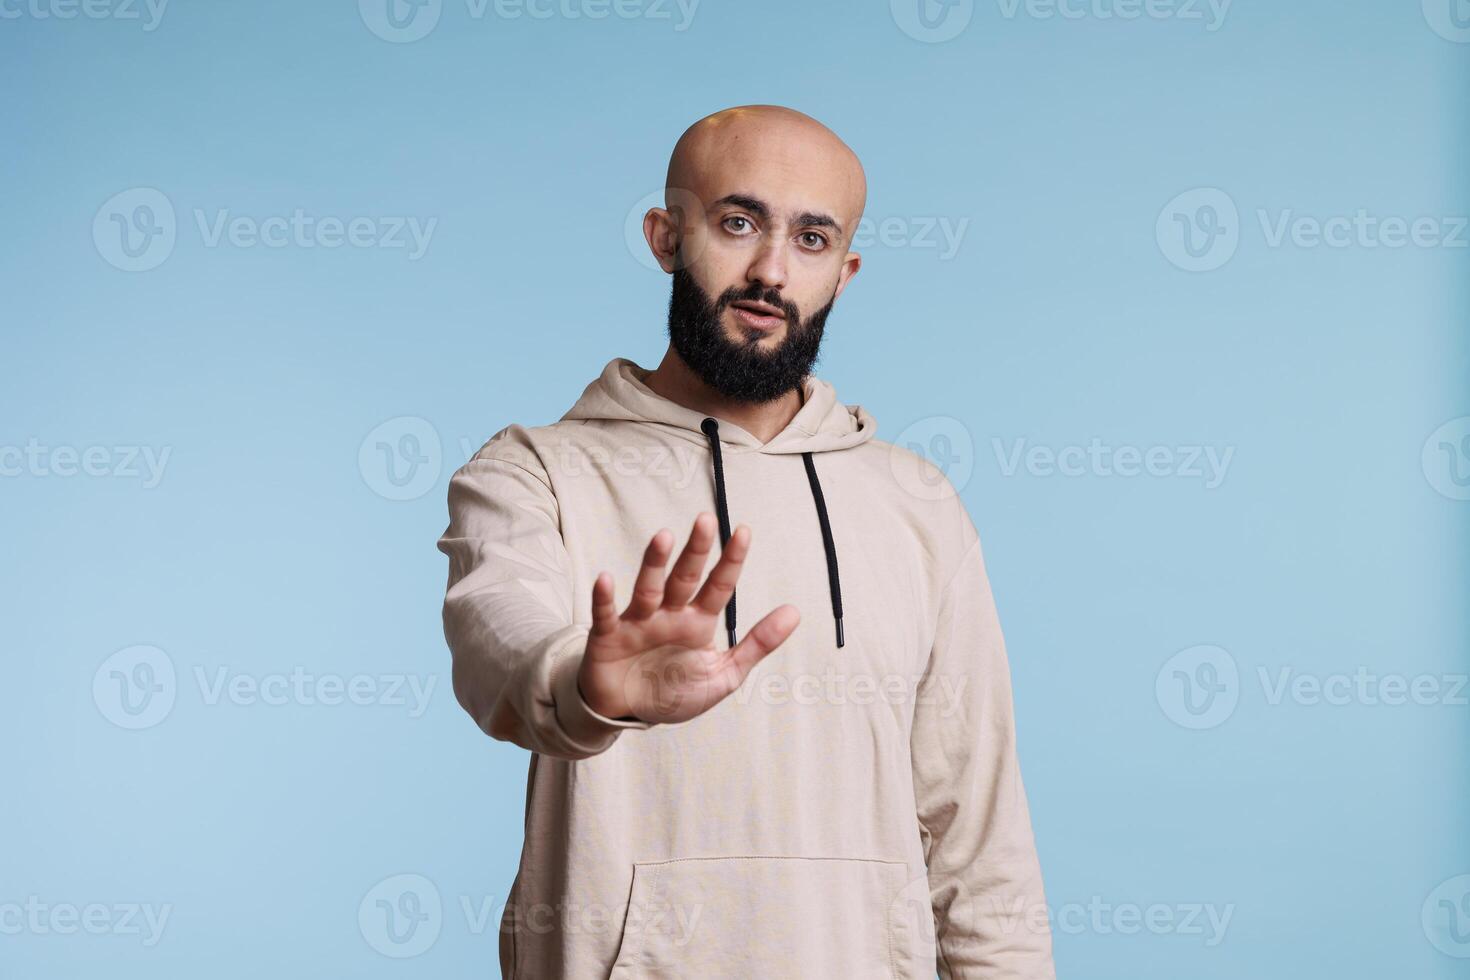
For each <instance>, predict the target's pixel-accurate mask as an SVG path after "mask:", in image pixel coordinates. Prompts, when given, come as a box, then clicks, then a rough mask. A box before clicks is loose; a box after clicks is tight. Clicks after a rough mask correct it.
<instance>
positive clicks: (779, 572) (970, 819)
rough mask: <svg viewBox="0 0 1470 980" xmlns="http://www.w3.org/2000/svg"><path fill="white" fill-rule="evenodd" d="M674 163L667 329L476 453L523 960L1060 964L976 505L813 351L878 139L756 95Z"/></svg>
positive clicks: (465, 479) (467, 616) (537, 964)
mask: <svg viewBox="0 0 1470 980" xmlns="http://www.w3.org/2000/svg"><path fill="white" fill-rule="evenodd" d="M667 183H668V194H667V199H666V202H665V203H666V205H667V206H666V207H664V208H653V209H651V210H650V211H649V212H648V214H647V215H646V216H645V218H644V233H645V235H646V237H647V239H648V244H649V247H650V248H651V249H652V251H653V254H654V255H655V256H656V257H657V259H658V261H659V263H660V265H661V266H662V267H663V269H664V270H665V271H667V272H669V273H671V274H672V276H673V293H672V297H671V300H670V303H669V319H668V328H669V336H670V345H669V350H668V352H667V353H666V354H665V355H664V357H663V360H662V361H661V363H660V364H659V365H658V367H657V368H656V369H654V370H647V369H645V368H643V367H641V366H639V365H637V364H635V363H633V362H631V361H629V360H626V359H623V358H617V359H614V360H613V361H612V362H611V363H609V364H608V365H607V367H606V368H605V369H604V370H603V372H602V374H601V377H599V378H598V379H597V380H595V381H594V382H592V384H590V385H589V386H588V387H587V389H586V391H585V392H584V393H583V395H582V397H581V399H580V400H579V401H578V402H577V403H576V404H575V405H574V406H573V407H572V409H571V410H570V411H569V412H567V414H566V415H565V416H564V417H563V418H562V419H561V420H560V421H559V422H557V423H555V424H553V425H547V426H540V427H536V428H529V429H528V428H523V427H521V426H519V425H512V426H510V427H508V428H506V429H504V430H502V431H501V432H499V433H497V434H496V435H495V436H494V437H493V438H491V440H490V441H489V442H488V443H487V444H486V445H485V446H484V448H482V449H481V450H480V451H479V452H478V453H477V454H476V455H475V457H474V458H473V459H472V460H470V461H469V462H468V463H467V464H466V465H465V466H464V467H463V468H461V469H460V470H459V471H458V472H457V473H456V474H455V475H454V477H453V479H452V480H451V482H450V488H449V512H450V522H449V527H448V529H447V530H446V531H445V533H444V536H443V537H442V538H441V539H440V541H439V547H440V549H441V550H443V551H444V552H445V553H446V554H447V555H448V556H449V586H448V593H447V597H446V599H445V605H444V626H445V634H446V636H447V638H448V641H449V646H450V648H451V650H452V651H453V657H454V689H455V693H456V694H457V695H458V698H459V700H460V703H461V704H462V705H463V706H464V707H465V709H466V710H467V711H468V712H469V713H470V714H471V716H473V717H474V719H475V720H476V721H477V722H478V723H479V725H480V727H481V728H482V729H483V730H484V731H485V732H487V733H488V734H490V735H491V736H493V737H495V738H499V739H505V740H508V741H511V742H514V743H516V744H517V745H521V746H524V747H525V748H528V749H530V750H532V752H533V755H532V756H531V764H530V777H529V786H528V800H527V810H526V839H525V845H524V848H523V850H522V855H521V863H520V870H519V873H518V874H517V876H516V880H515V884H514V886H513V888H512V890H511V894H510V896H509V898H508V900H507V903H506V908H505V914H504V917H503V919H502V922H501V941H500V962H501V968H502V971H503V973H504V974H505V975H506V976H509V977H516V978H526V980H531V978H535V980H546V978H561V977H568V978H590V977H599V978H600V977H609V976H611V977H613V978H615V980H623V978H634V977H639V978H642V977H659V978H665V977H666V978H675V977H678V978H700V980H708V978H727V977H728V978H742V980H743V978H773V977H780V978H784V977H792V978H797V977H801V978H808V977H810V978H824V980H825V978H840V980H858V978H869V977H883V978H895V977H901V978H927V977H933V976H934V974H935V971H936V969H937V971H938V972H939V973H940V975H941V976H943V977H945V978H950V977H954V978H961V977H963V978H988V980H992V978H993V980H999V978H1022V977H1024V978H1027V980H1035V978H1044V977H1052V976H1053V975H1054V973H1053V967H1052V959H1051V937H1050V933H1049V931H1048V930H1047V927H1046V916H1045V898H1044V894H1043V891H1042V881H1041V875H1040V870H1039V867H1038V863H1037V858H1036V851H1035V846H1034V843H1033V839H1032V831H1031V822H1030V816H1029V813H1028V809H1027V802H1026V795H1025V791H1024V788H1023V786H1022V782H1021V776H1020V772H1019V769H1018V766H1017V761H1016V748H1015V731H1014V724H1013V719H1012V708H1011V691H1010V680H1009V672H1008V667H1007V661H1006V654H1005V648H1004V644H1003V642H1002V638H1001V633H1000V629H999V626H998V624H997V621H996V614H995V609H994V604H993V602H992V599H991V593H990V588H989V583H988V580H987V578H986V572H985V567H984V563H983V560H982V557H981V552H980V544H979V540H978V537H977V534H976V531H975V528H974V525H973V524H972V523H971V521H970V518H969V516H968V515H967V514H966V512H965V509H964V507H963V505H962V504H961V502H960V501H959V499H958V497H957V496H956V495H955V494H954V491H953V488H952V487H950V485H949V484H948V483H947V482H946V481H945V480H944V478H943V476H942V475H941V474H940V473H939V472H938V470H936V469H935V468H934V467H933V466H931V465H929V464H928V463H927V462H925V461H924V460H922V459H921V458H920V457H918V456H916V455H914V454H912V453H909V452H907V451H905V450H901V449H898V448H896V447H893V446H889V445H887V444H885V443H881V442H879V441H878V440H876V439H875V438H874V430H875V428H876V423H875V422H874V420H873V418H872V416H871V415H869V414H868V413H867V412H866V411H864V410H863V409H862V408H861V407H859V406H856V405H851V406H849V405H844V404H842V403H841V402H839V401H838V400H837V397H836V394H835V392H834V390H833V388H832V386H831V385H830V384H828V383H826V382H824V381H821V380H818V379H816V378H814V377H812V376H811V375H810V370H811V368H812V365H813V364H814V362H815V361H816V357H817V351H818V347H819V344H820V341H821V338H822V333H823V328H824V325H825V322H826V320H827V316H828V313H829V312H830V310H831V308H832V304H833V302H834V301H835V300H836V298H837V297H838V296H839V295H840V294H841V293H842V291H843V289H844V288H845V287H846V286H847V284H848V283H849V282H850V281H851V280H852V277H853V275H855V274H856V273H857V271H858V267H859V265H860V264H861V258H860V257H859V255H858V254H857V253H855V252H852V251H849V247H850V245H851V242H852V236H853V233H854V231H855V229H856V226H857V222H858V219H859V218H860V217H861V215H862V212H863V206H864V202H865V199H866V193H867V191H866V181H865V178H864V175H863V171H862V167H861V165H860V164H859V162H858V160H857V157H856V156H855V155H854V154H853V152H852V151H851V150H850V149H848V147H847V146H846V145H845V144H843V143H842V141H841V140H839V139H838V138H837V137H836V135H835V134H833V133H832V132H830V131H829V130H828V129H826V128H825V127H824V126H822V125H821V124H820V123H818V122H816V121H815V120H813V119H811V118H809V117H807V116H804V115H802V114H801V113H798V112H795V111H793V110H789V109H784V108H779V107H775V106H745V107H740V108H735V109H729V110H725V111H723V112H719V113H716V114H714V115H712V116H709V117H707V118H705V119H702V120H700V121H699V122H698V123H696V124H695V125H694V126H692V127H690V129H689V130H688V131H687V132H685V133H684V135H683V136H682V137H681V138H680V140H679V142H678V144H677V145H676V146H675V148H674V152H673V156H672V159H671V161H670V164H669V170H668V181H667ZM711 506H713V511H714V512H713V513H711V512H710V508H711ZM732 521H733V522H736V526H735V527H734V529H733V530H732V529H731V523H732ZM673 528H689V534H688V538H687V540H686V541H685V542H684V544H683V547H682V548H681V549H680V551H679V554H678V556H677V558H674V561H673V564H672V566H670V564H669V561H670V559H671V558H673V557H674V548H675V545H676V543H677V542H676V540H675V535H674V533H673V532H672V530H671V529H673ZM716 553H717V554H718V557H717V559H716V560H715V561H714V563H713V566H712V567H711V568H710V569H709V573H708V575H707V576H706V575H705V569H706V565H707V564H708V563H709V559H710V558H711V556H712V555H715V554H716ZM737 583H738V590H737ZM737 600H738V603H737Z"/></svg>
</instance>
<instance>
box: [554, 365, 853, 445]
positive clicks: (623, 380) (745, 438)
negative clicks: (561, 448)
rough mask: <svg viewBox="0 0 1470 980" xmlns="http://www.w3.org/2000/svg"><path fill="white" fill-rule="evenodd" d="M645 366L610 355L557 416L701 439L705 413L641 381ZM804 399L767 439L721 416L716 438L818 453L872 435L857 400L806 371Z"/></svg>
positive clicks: (703, 438)
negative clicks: (647, 426)
mask: <svg viewBox="0 0 1470 980" xmlns="http://www.w3.org/2000/svg"><path fill="white" fill-rule="evenodd" d="M649 373H650V372H649V370H648V369H647V368H645V367H641V366H640V365H638V364H636V363H634V362H633V361H631V360H629V359H627V358H625V357H616V358H613V359H612V360H611V361H609V362H608V363H607V366H606V367H605V368H603V369H602V374H601V375H600V376H599V377H598V378H597V380H596V381H593V382H592V383H591V384H589V385H588V386H587V389H586V390H585V391H583V392H582V397H581V398H578V399H577V403H576V404H575V405H573V406H572V408H571V410H570V411H568V412H567V413H566V414H565V415H563V416H562V419H563V420H564V421H565V420H585V421H592V420H601V419H617V420H621V421H625V422H648V423H652V424H655V425H666V426H669V427H670V428H673V429H676V430H678V432H679V434H680V435H681V436H684V437H687V438H688V439H689V441H690V442H695V443H699V444H701V445H703V444H705V442H706V438H705V437H706V433H705V431H704V430H703V429H702V428H701V424H702V423H703V422H704V419H705V415H704V414H703V413H701V412H696V411H695V410H694V409H692V408H685V407H684V406H683V405H680V404H678V403H677V402H673V401H670V400H669V399H667V398H665V397H664V396H663V395H660V394H658V393H657V392H656V391H654V390H653V389H652V388H650V387H648V385H647V384H645V383H644V379H645V378H647V377H648V375H649ZM804 388H805V390H804V401H803V404H802V406H801V409H800V410H799V411H798V412H797V413H796V415H795V417H793V418H792V420H791V421H790V422H789V423H788V424H787V426H786V428H784V429H782V430H781V431H780V432H778V433H777V434H776V436H775V437H774V438H773V439H771V441H770V442H767V443H764V444H762V443H761V441H760V440H759V439H757V438H756V437H755V436H753V435H751V434H750V433H749V432H746V431H745V430H744V429H742V428H740V426H738V425H736V424H735V423H733V422H726V421H723V420H721V422H720V425H719V440H720V442H721V444H722V445H723V447H724V449H725V451H726V452H731V453H740V452H762V453H821V452H829V451H831V450H834V449H850V448H852V447H853V446H859V445H862V444H863V443H865V442H867V441H868V440H870V439H872V438H873V437H874V436H875V435H876V434H877V431H878V423H877V421H876V420H874V418H873V416H871V415H869V414H868V412H867V411H866V410H865V409H864V408H863V407H862V406H861V405H844V404H842V402H840V401H838V400H837V392H836V390H835V389H834V388H833V387H832V386H831V385H830V384H828V383H827V382H825V381H823V380H821V379H820V378H816V377H811V376H808V378H807V379H806V384H805V386H804Z"/></svg>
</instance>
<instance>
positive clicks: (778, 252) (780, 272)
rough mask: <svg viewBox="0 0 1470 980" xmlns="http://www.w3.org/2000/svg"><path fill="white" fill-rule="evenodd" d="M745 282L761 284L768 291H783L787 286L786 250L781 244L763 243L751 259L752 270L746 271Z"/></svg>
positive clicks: (777, 242) (768, 241) (771, 241)
mask: <svg viewBox="0 0 1470 980" xmlns="http://www.w3.org/2000/svg"><path fill="white" fill-rule="evenodd" d="M745 280H746V282H752V283H760V285H761V286H763V287H765V288H766V289H781V288H783V287H784V286H785V285H786V250H785V249H784V248H782V243H781V242H779V241H774V240H767V241H765V242H762V243H761V245H760V248H759V250H758V251H757V252H756V254H755V255H754V256H753V257H752V259H751V262H750V268H748V269H746V270H745Z"/></svg>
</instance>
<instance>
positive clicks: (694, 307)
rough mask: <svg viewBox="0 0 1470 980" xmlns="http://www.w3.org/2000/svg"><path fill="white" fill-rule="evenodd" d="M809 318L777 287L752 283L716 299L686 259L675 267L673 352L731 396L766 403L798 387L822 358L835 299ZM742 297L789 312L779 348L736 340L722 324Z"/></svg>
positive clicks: (671, 305)
mask: <svg viewBox="0 0 1470 980" xmlns="http://www.w3.org/2000/svg"><path fill="white" fill-rule="evenodd" d="M835 299H836V297H835V296H834V297H833V299H829V300H828V301H827V305H826V306H824V307H822V308H821V309H820V310H817V311H816V312H815V313H813V314H812V315H811V316H810V317H808V318H807V319H806V320H805V321H803V320H802V318H801V312H800V310H798V309H797V307H796V304H795V303H793V302H791V301H790V300H787V299H784V298H783V297H782V296H781V293H780V292H779V291H778V290H774V289H766V288H764V287H763V286H761V284H760V283H754V282H753V283H751V284H750V285H749V286H747V287H746V288H744V289H736V288H735V287H733V286H732V287H731V288H729V289H727V290H725V291H724V292H723V293H721V294H720V298H719V299H717V300H715V301H713V302H711V301H710V298H709V294H708V293H706V292H705V291H704V290H703V289H701V288H700V286H699V283H697V282H695V281H694V277H693V276H691V275H690V274H689V272H688V271H687V270H686V269H684V267H683V266H682V264H681V265H680V267H679V268H677V269H675V270H674V285H673V290H672V292H671V293H670V294H669V341H670V342H671V343H672V344H673V346H674V351H675V352H676V353H677V354H678V355H679V357H680V358H682V359H683V361H684V363H685V364H687V365H689V368H690V370H692V371H693V372H694V373H695V374H696V375H698V376H699V378H700V380H702V381H703V382H704V383H705V384H707V385H709V386H710V387H711V388H713V389H714V390H715V391H718V392H719V393H720V394H722V395H724V396H725V397H726V398H731V399H734V400H735V401H740V402H748V403H750V404H753V405H759V404H763V403H765V402H769V401H773V400H775V399H777V398H780V397H781V396H782V395H784V394H786V393H787V392H790V391H795V390H797V389H799V388H800V387H801V385H802V383H803V382H804V381H805V380H806V377H807V375H809V374H811V371H812V367H813V365H815V364H816V363H817V354H818V352H819V350H820V348H821V346H822V330H823V328H824V326H825V325H826V323H827V314H828V313H830V312H832V303H833V301H834V300H835ZM738 300H750V301H755V302H760V303H769V304H771V305H772V306H779V307H780V308H781V310H782V311H783V312H784V313H785V314H786V338H785V339H784V340H782V341H781V344H780V346H779V347H777V348H776V349H775V350H770V351H763V350H761V349H760V348H759V346H758V344H759V343H760V337H759V336H756V337H754V338H752V339H750V340H747V341H742V342H740V343H732V342H731V341H730V339H729V338H728V337H726V336H725V328H724V327H723V326H722V325H721V324H720V314H721V313H722V312H723V311H724V309H725V307H727V306H729V305H730V304H731V303H733V302H736V301H738Z"/></svg>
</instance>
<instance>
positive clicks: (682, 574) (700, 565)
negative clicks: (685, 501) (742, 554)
mask: <svg viewBox="0 0 1470 980" xmlns="http://www.w3.org/2000/svg"><path fill="white" fill-rule="evenodd" d="M717 526H718V525H717V524H716V522H715V515H713V514H711V513H709V512H708V511H705V512H704V513H702V514H700V515H699V516H698V517H696V518H695V519H694V529H693V530H692V531H690V532H689V541H688V542H687V543H686V544H685V545H684V550H683V551H681V552H680V553H679V560H678V561H676V562H674V569H673V571H671V572H669V580H668V582H667V583H665V584H664V608H665V609H677V608H679V607H680V606H683V605H687V604H688V602H689V597H690V596H692V595H693V594H694V590H695V589H697V588H699V579H700V576H702V575H704V566H705V563H706V562H708V561H709V553H710V549H711V548H712V547H714V543H715V528H716V527H717Z"/></svg>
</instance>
